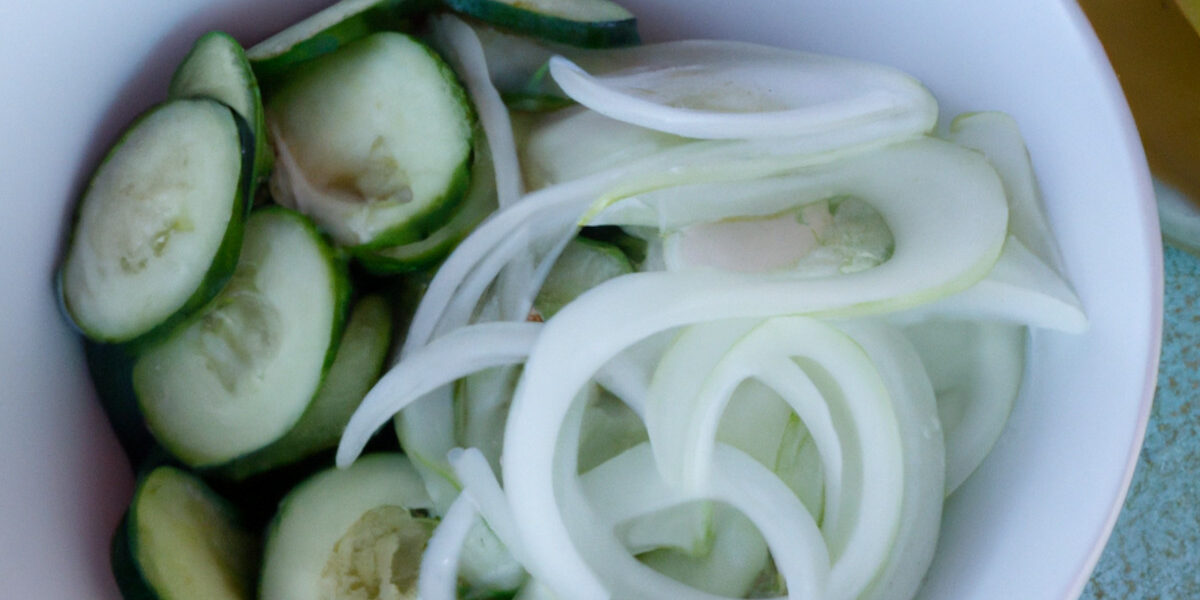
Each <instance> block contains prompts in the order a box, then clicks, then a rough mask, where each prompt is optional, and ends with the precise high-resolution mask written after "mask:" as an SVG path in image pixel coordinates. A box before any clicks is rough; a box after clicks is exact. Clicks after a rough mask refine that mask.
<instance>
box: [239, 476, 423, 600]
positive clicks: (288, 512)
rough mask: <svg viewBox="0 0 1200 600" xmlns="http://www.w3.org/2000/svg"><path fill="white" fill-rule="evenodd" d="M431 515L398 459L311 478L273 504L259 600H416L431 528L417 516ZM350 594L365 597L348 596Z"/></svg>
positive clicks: (418, 484)
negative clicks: (355, 599)
mask: <svg viewBox="0 0 1200 600" xmlns="http://www.w3.org/2000/svg"><path fill="white" fill-rule="evenodd" d="M432 507H433V502H432V501H431V500H430V499H429V496H428V494H426V493H425V486H424V484H422V483H421V477H420V476H419V475H417V471H416V469H414V468H413V466H412V464H411V463H410V462H409V461H408V459H407V458H405V457H403V456H401V455H398V454H375V455H371V456H366V457H363V458H360V459H359V460H358V461H357V462H355V463H354V465H352V466H351V467H349V468H347V469H343V470H339V469H328V470H325V471H322V472H320V473H317V474H316V475H313V476H312V477H310V478H309V479H308V480H307V481H305V482H304V483H302V484H300V485H299V486H298V487H296V489H294V490H292V492H291V493H289V494H288V495H287V497H286V498H284V500H283V502H281V503H280V504H279V512H278V513H277V514H276V515H275V519H274V521H273V522H272V523H271V526H270V529H269V531H268V533H267V543H266V548H265V551H264V555H263V568H262V579H261V580H260V582H259V598H261V599H262V600H310V599H311V600H317V599H318V598H358V597H363V598H395V599H397V600H399V599H406V598H415V597H416V580H417V573H418V571H419V569H420V561H421V554H422V552H423V551H424V549H425V545H426V543H428V541H429V537H430V536H431V535H432V534H433V529H434V527H435V526H436V524H437V522H436V521H435V520H433V519H429V518H426V517H425V516H424V515H426V514H428V511H429V510H430V509H431V508H432ZM355 589H357V590H358V591H359V592H364V593H362V595H357V594H352V593H349V592H350V591H351V590H355Z"/></svg>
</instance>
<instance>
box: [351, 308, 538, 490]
mask: <svg viewBox="0 0 1200 600" xmlns="http://www.w3.org/2000/svg"><path fill="white" fill-rule="evenodd" d="M540 332H541V324H539V323H525V322H522V323H483V324H480V325H474V326H471V327H467V328H463V329H459V330H456V331H454V332H452V333H450V334H448V335H445V336H443V337H440V338H438V339H437V340H435V341H434V342H433V343H431V344H429V345H428V346H425V347H424V348H422V349H421V351H419V352H416V353H413V354H412V355H410V356H409V357H408V359H407V360H404V361H403V362H400V363H398V364H397V365H396V366H394V367H392V368H391V369H390V370H389V371H388V372H387V373H386V374H384V376H383V377H382V378H380V379H379V382H378V383H376V384H375V387H373V388H371V391H370V392H369V393H367V396H366V397H365V398H363V401H362V403H361V404H360V405H359V407H358V410H356V411H354V415H353V416H352V417H351V418H350V422H349V424H347V425H346V431H345V432H344V433H343V434H342V440H341V443H340V444H339V445H338V451H337V464H338V466H340V467H346V466H349V465H350V463H352V462H354V459H355V458H357V457H358V455H359V454H360V453H361V452H362V449H363V447H364V446H365V445H366V443H367V440H369V439H370V437H371V435H372V434H374V433H375V430H376V429H378V428H379V426H380V425H383V424H384V423H386V422H387V421H388V420H390V419H391V418H392V416H393V415H395V414H396V413H397V412H399V411H400V410H401V409H403V408H404V407H405V406H408V405H409V403H411V402H412V401H413V400H416V399H417V398H420V397H421V396H422V395H424V394H427V393H429V392H431V391H433V390H435V389H438V388H440V387H442V386H444V385H446V384H448V383H450V382H453V381H454V380H456V379H459V378H461V377H465V376H467V375H470V374H471V373H475V372H476V371H481V370H483V369H487V368H489V367H498V366H503V365H510V364H514V363H519V362H521V361H523V360H525V357H526V356H527V355H528V353H529V350H530V348H532V347H533V344H534V342H535V341H536V340H537V336H538V334H539V333H540Z"/></svg>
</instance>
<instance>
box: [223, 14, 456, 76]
mask: <svg viewBox="0 0 1200 600" xmlns="http://www.w3.org/2000/svg"><path fill="white" fill-rule="evenodd" d="M432 5H433V2H432V0H342V1H341V2H337V3H335V4H333V5H332V6H329V7H326V8H325V9H323V10H321V11H320V12H317V13H315V14H313V15H311V16H309V17H308V18H306V19H304V20H303V21H300V22H299V23H296V24H295V25H292V26H291V27H288V28H287V29H284V30H283V31H280V32H279V33H277V34H275V35H273V36H271V37H269V38H267V39H265V40H263V41H262V42H259V43H258V44H257V45H255V46H253V47H251V48H250V49H249V50H247V51H246V56H247V57H248V58H249V59H250V63H251V64H252V65H254V70H255V72H257V73H258V76H259V77H261V78H263V79H264V80H267V81H277V80H279V79H280V78H281V77H283V76H284V75H285V74H286V73H287V72H288V71H289V70H290V69H292V68H293V67H296V66H297V65H300V64H301V63H304V62H306V61H309V60H312V59H314V58H317V57H319V56H322V55H325V54H329V53H330V52H333V51H335V50H337V49H338V48H341V47H343V46H345V45H347V44H349V43H351V42H353V41H355V40H358V39H361V38H364V37H366V36H368V35H370V34H372V33H375V32H376V31H382V30H386V29H400V28H402V26H403V24H404V19H405V18H407V17H409V16H412V15H414V14H418V13H420V12H423V11H425V10H426V9H428V8H430V7H432Z"/></svg>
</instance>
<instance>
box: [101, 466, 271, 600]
mask: <svg viewBox="0 0 1200 600" xmlns="http://www.w3.org/2000/svg"><path fill="white" fill-rule="evenodd" d="M258 556H259V543H258V540H257V537H256V536H255V535H254V534H252V533H251V532H250V531H248V530H246V529H245V528H244V527H243V526H242V525H241V524H240V521H239V516H238V514H237V512H236V510H235V509H234V508H233V507H232V506H231V505H229V504H228V503H227V502H226V501H225V500H224V499H223V498H221V497H220V496H218V495H216V494H215V493H214V492H213V491H212V490H211V489H209V488H208V487H207V486H206V485H205V484H204V483H203V482H202V481H201V480H200V479H199V478H197V477H195V476H194V475H191V474H189V473H187V472H184V471H181V470H179V469H176V468H174V467H167V466H164V467H158V468H156V469H154V470H152V471H150V472H149V473H148V474H147V475H145V476H144V477H142V479H141V481H139V483H138V486H137V490H136V491H135V492H134V497H133V503H132V505H131V506H130V509H129V512H128V513H126V515H125V518H124V519H123V520H122V521H121V524H120V526H119V527H118V529H117V533H116V535H115V536H114V538H113V544H112V567H113V574H114V575H115V576H116V578H117V584H118V585H119V587H120V588H121V592H122V594H123V595H124V596H125V597H126V598H137V599H147V600H160V599H161V600H171V599H175V598H205V599H211V600H250V599H252V598H253V597H254V580H255V575H256V569H257V567H258Z"/></svg>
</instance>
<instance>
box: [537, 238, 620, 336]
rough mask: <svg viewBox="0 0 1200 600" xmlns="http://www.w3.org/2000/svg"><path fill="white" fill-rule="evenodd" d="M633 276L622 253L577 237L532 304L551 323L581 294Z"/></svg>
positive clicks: (609, 246) (553, 268)
mask: <svg viewBox="0 0 1200 600" xmlns="http://www.w3.org/2000/svg"><path fill="white" fill-rule="evenodd" d="M632 272H633V265H631V264H629V259H628V258H626V257H625V253H624V252H621V249H620V248H618V247H616V246H613V245H612V244H606V243H604V242H598V241H596V240H593V239H589V238H585V237H576V238H575V239H573V240H571V241H570V243H568V244H567V247H566V248H565V249H564V250H563V253H562V254H561V255H560V256H559V257H558V260H557V261H556V262H555V263H554V266H553V267H552V268H551V269H550V274H549V275H547V276H546V282H545V283H544V284H542V289H541V290H540V291H538V295H537V298H535V299H534V301H533V310H534V312H535V313H536V314H537V315H538V316H539V317H541V318H542V319H549V318H550V317H553V316H554V314H555V313H557V312H558V311H559V310H561V309H562V307H564V306H566V305H567V304H569V303H570V302H571V301H572V300H574V299H575V298H578V297H579V295H580V294H582V293H584V292H586V291H588V290H590V289H592V288H594V287H596V286H597V285H600V284H601V283H604V282H605V281H608V280H609V279H612V278H613V277H617V276H620V275H624V274H626V273H632Z"/></svg>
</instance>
